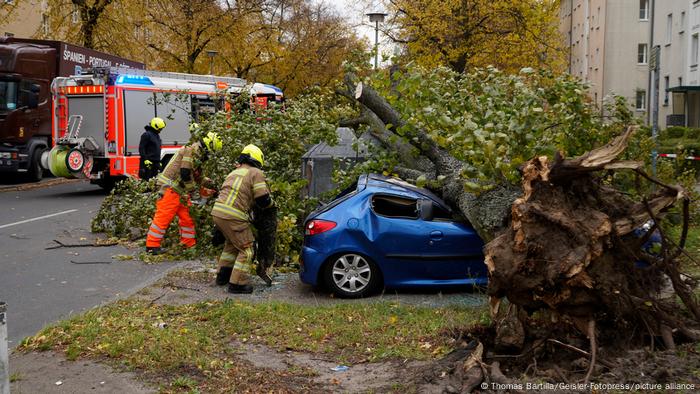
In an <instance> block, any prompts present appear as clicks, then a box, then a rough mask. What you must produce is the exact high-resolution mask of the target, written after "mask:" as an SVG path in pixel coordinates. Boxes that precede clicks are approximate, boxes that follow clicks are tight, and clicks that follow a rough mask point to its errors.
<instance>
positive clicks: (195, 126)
mask: <svg viewBox="0 0 700 394" xmlns="http://www.w3.org/2000/svg"><path fill="white" fill-rule="evenodd" d="M189 129H190V133H194V132H195V131H197V130H199V123H197V122H192V123H190V127H189Z"/></svg>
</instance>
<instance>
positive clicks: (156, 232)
mask: <svg viewBox="0 0 700 394" xmlns="http://www.w3.org/2000/svg"><path fill="white" fill-rule="evenodd" d="M221 148H222V142H221V138H219V136H218V135H217V134H216V133H213V132H209V133H208V134H207V135H206V136H205V137H204V138H202V139H201V140H200V141H198V142H194V143H191V144H188V145H186V146H183V147H182V148H180V150H178V151H177V153H176V154H175V156H174V157H173V158H172V159H170V162H169V163H168V165H167V166H166V167H165V169H164V170H163V172H162V173H160V174H159V175H158V185H159V186H160V191H159V193H160V195H161V197H160V199H159V200H158V202H156V213H155V216H154V217H153V221H152V222H151V227H150V228H149V229H148V235H147V237H146V252H148V253H152V254H160V253H162V249H161V247H160V244H161V241H162V240H163V237H164V236H165V232H166V231H167V230H168V226H170V222H172V221H173V218H174V217H175V215H177V216H178V218H180V243H181V244H183V245H184V246H185V247H188V248H190V247H192V246H194V245H195V244H196V243H197V239H196V233H195V228H194V221H193V220H192V217H191V216H190V211H189V206H190V205H191V202H190V195H197V194H198V193H199V186H198V183H200V182H201V179H199V178H200V175H199V172H200V169H199V168H197V167H198V164H201V162H202V161H205V160H206V159H207V158H208V156H209V152H213V151H217V150H221ZM197 198H199V197H197Z"/></svg>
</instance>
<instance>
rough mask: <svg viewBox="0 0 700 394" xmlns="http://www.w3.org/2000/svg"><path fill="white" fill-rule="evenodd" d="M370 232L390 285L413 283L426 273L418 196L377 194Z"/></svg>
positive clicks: (381, 266) (373, 196)
mask: <svg viewBox="0 0 700 394" xmlns="http://www.w3.org/2000/svg"><path fill="white" fill-rule="evenodd" d="M370 204H371V209H370V219H371V223H372V224H371V226H370V230H369V231H370V233H369V234H368V236H369V238H370V240H371V242H372V245H373V248H374V249H375V255H376V256H377V257H375V259H377V260H378V261H376V263H377V264H378V265H379V266H380V268H381V269H382V272H383V273H384V280H385V282H386V284H387V285H397V284H410V283H411V281H413V280H414V279H415V278H420V277H422V276H424V275H425V274H426V271H425V265H424V264H423V263H422V261H421V259H422V253H423V251H422V249H423V246H424V245H423V244H424V243H425V239H424V236H423V232H422V222H421V221H419V220H418V212H417V205H416V204H417V198H411V197H407V196H402V195H397V194H390V193H375V194H374V195H372V197H371V199H370Z"/></svg>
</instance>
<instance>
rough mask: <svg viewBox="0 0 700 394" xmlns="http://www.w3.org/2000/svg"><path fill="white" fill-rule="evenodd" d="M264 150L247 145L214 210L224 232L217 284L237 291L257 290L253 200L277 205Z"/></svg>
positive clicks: (265, 206) (259, 204) (260, 204)
mask: <svg viewBox="0 0 700 394" xmlns="http://www.w3.org/2000/svg"><path fill="white" fill-rule="evenodd" d="M263 163H264V158H263V153H262V151H261V150H260V148H258V147H257V146H255V145H248V146H246V147H245V148H243V151H242V152H241V155H240V156H239V157H238V164H237V166H236V169H235V170H233V171H232V172H231V173H230V174H228V176H227V177H226V180H225V181H224V184H223V186H222V187H221V190H220V192H219V197H218V199H217V200H216V203H215V204H214V209H213V210H212V212H211V214H212V216H213V219H214V224H216V227H217V228H218V229H219V230H220V231H221V232H222V233H223V234H224V237H225V239H226V241H225V242H224V250H223V252H222V253H221V256H220V257H219V263H218V265H219V272H218V273H217V275H216V284H218V285H225V284H226V283H228V291H229V292H230V293H235V294H249V293H252V292H253V286H252V285H250V276H249V274H250V273H252V272H255V271H254V266H253V241H255V238H254V237H253V232H252V231H251V229H250V211H251V209H252V208H253V204H256V205H257V206H258V207H261V208H270V207H272V206H273V202H272V198H271V197H270V190H269V189H268V187H267V183H266V182H265V175H264V174H263V172H262V166H263Z"/></svg>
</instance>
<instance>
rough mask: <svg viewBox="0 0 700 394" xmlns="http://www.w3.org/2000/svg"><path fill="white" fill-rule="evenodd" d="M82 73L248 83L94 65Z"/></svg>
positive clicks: (197, 75)
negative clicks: (94, 66)
mask: <svg viewBox="0 0 700 394" xmlns="http://www.w3.org/2000/svg"><path fill="white" fill-rule="evenodd" d="M83 74H92V75H94V76H106V75H134V76H144V77H154V78H170V79H180V80H183V81H187V82H197V83H205V84H210V85H215V84H216V83H217V82H224V83H226V84H227V85H228V87H241V88H242V87H244V86H246V84H247V83H248V81H246V80H245V79H242V78H234V77H219V76H215V75H199V74H185V73H174V72H165V71H152V70H142V69H139V68H128V67H96V68H91V69H87V70H85V71H83Z"/></svg>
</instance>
